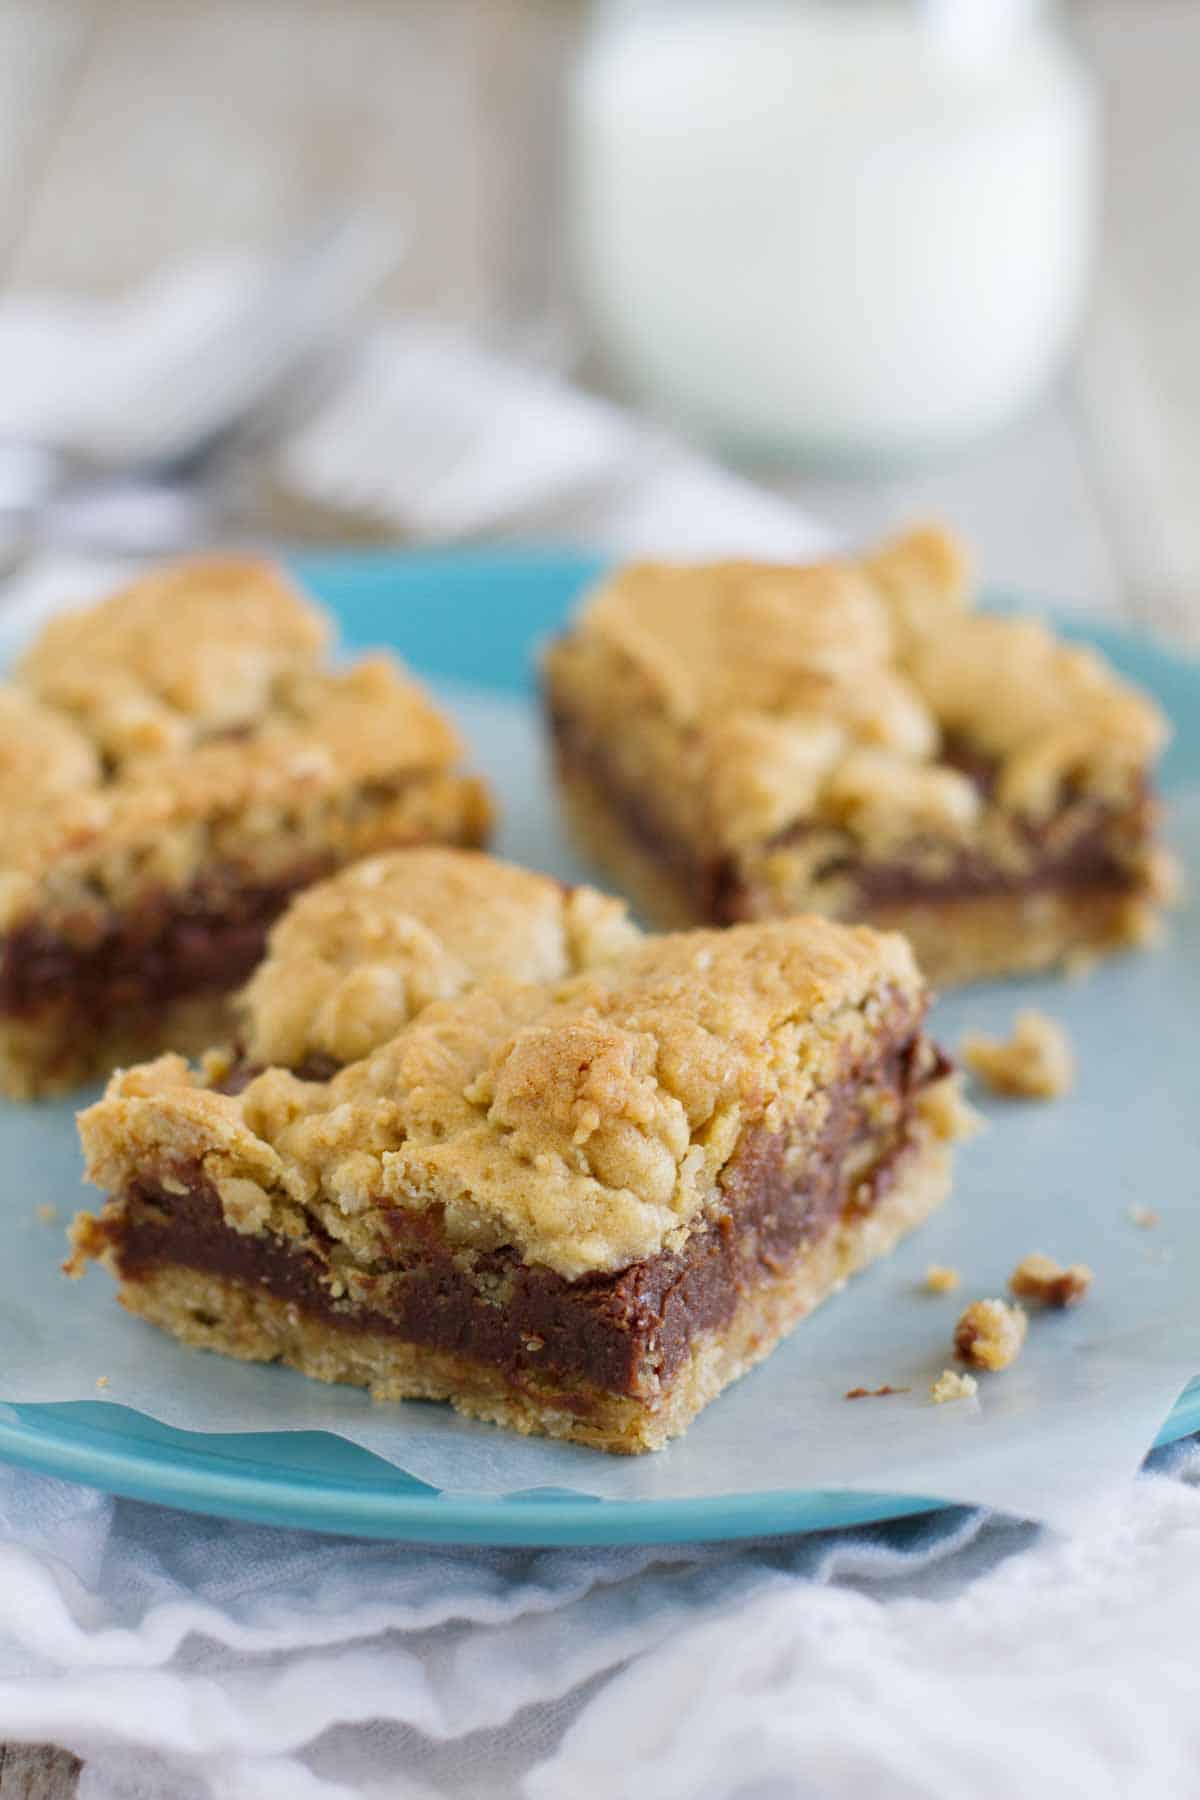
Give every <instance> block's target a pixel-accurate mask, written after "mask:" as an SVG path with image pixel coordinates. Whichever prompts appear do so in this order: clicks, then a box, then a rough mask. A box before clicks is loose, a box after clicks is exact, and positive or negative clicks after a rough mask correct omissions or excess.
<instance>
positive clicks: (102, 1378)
mask: <svg viewBox="0 0 1200 1800" xmlns="http://www.w3.org/2000/svg"><path fill="white" fill-rule="evenodd" d="M108 1385H109V1377H108V1376H107V1375H97V1377H96V1386H97V1387H98V1388H106V1387H107V1386H108Z"/></svg>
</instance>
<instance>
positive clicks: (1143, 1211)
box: [1129, 1206, 1162, 1231]
mask: <svg viewBox="0 0 1200 1800" xmlns="http://www.w3.org/2000/svg"><path fill="white" fill-rule="evenodd" d="M1161 1217H1162V1215H1161V1213H1157V1212H1155V1210H1154V1208H1153V1207H1152V1206H1131V1207H1130V1209H1129V1223H1130V1224H1131V1225H1137V1226H1138V1227H1139V1228H1140V1229H1141V1230H1142V1231H1153V1230H1154V1227H1155V1226H1156V1225H1157V1224H1158V1222H1159V1220H1160V1218H1161Z"/></svg>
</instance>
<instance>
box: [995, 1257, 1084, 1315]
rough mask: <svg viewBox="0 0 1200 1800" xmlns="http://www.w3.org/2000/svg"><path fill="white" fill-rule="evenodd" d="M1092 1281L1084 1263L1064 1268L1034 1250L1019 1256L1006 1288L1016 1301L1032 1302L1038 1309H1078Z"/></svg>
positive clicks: (1052, 1259) (1072, 1264)
mask: <svg viewBox="0 0 1200 1800" xmlns="http://www.w3.org/2000/svg"><path fill="white" fill-rule="evenodd" d="M1092 1280H1093V1276H1092V1271H1091V1269H1089V1268H1088V1266H1087V1264H1086V1263H1071V1264H1070V1266H1069V1267H1067V1268H1064V1267H1063V1265H1062V1263H1060V1262H1056V1261H1055V1259H1054V1258H1053V1257H1052V1256H1046V1255H1045V1254H1044V1253H1043V1252H1042V1251H1041V1250H1034V1251H1032V1252H1031V1253H1030V1254H1029V1255H1028V1256H1025V1257H1022V1259H1021V1261H1020V1262H1019V1263H1018V1264H1017V1266H1016V1268H1015V1269H1014V1270H1013V1272H1012V1274H1011V1275H1010V1276H1009V1278H1008V1285H1009V1289H1010V1290H1011V1292H1012V1293H1014V1294H1016V1295H1017V1297H1018V1299H1021V1300H1033V1301H1036V1303H1037V1304H1038V1305H1039V1306H1078V1304H1079V1302H1080V1301H1081V1300H1083V1299H1085V1298H1086V1296H1087V1293H1088V1290H1089V1288H1090V1287H1091V1285H1092Z"/></svg>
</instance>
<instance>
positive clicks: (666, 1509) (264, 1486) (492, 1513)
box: [0, 545, 1200, 1547]
mask: <svg viewBox="0 0 1200 1800" xmlns="http://www.w3.org/2000/svg"><path fill="white" fill-rule="evenodd" d="M611 560H612V559H610V558H605V557H603V556H600V555H597V554H596V553H594V552H589V551H584V550H575V549H572V548H570V547H569V546H563V547H557V546H520V545H506V546H500V547H497V548H481V547H471V548H469V549H466V550H454V549H448V550H432V551H428V550H422V551H416V552H413V551H404V550H399V551H397V550H388V549H371V550H366V551H359V550H349V551H344V550H339V551H321V550H317V551H301V552H296V553H293V554H288V555H287V557H286V561H287V563H288V565H289V566H290V567H291V569H292V570H293V572H294V573H295V574H296V575H297V576H298V578H299V579H300V580H301V582H302V583H304V584H305V585H309V586H311V587H313V588H315V589H316V590H317V591H318V593H319V594H320V595H321V598H322V600H323V601H324V603H325V604H327V605H328V606H329V608H330V610H331V611H332V612H333V613H334V615H335V617H338V616H339V615H343V616H342V617H341V618H340V620H339V622H341V623H345V619H344V608H345V606H346V598H345V596H344V595H343V597H342V598H341V599H340V600H339V598H338V597H337V596H336V594H332V595H331V594H328V593H326V592H323V591H322V590H323V589H325V588H327V587H330V586H332V587H334V588H335V589H336V586H337V584H338V583H339V582H342V583H347V582H348V583H351V584H353V583H354V582H355V581H357V582H359V583H361V582H363V581H367V582H374V583H378V582H384V583H387V582H391V581H395V582H397V583H399V584H400V585H401V586H403V585H404V584H405V583H407V584H409V585H410V586H411V585H413V584H419V583H421V582H422V581H423V580H425V579H428V580H429V581H430V582H432V583H433V584H435V586H436V583H437V581H438V579H439V578H441V579H443V580H444V579H446V578H447V576H448V575H449V574H451V573H453V574H454V575H456V576H457V577H460V578H465V579H468V580H479V579H482V578H484V577H486V576H488V575H492V576H495V575H497V574H502V575H503V576H504V577H505V578H506V579H507V580H509V581H512V580H514V579H517V578H520V577H522V576H525V577H531V578H536V579H537V580H538V581H539V582H541V583H544V584H547V585H548V588H549V589H550V590H558V592H559V598H560V600H561V602H562V603H563V604H564V605H565V603H566V602H567V600H568V598H569V594H570V593H574V592H578V591H579V590H580V589H581V588H582V587H583V586H584V585H585V584H586V583H587V582H588V581H590V580H592V579H594V577H595V576H596V574H597V573H598V572H599V571H600V570H602V569H603V568H604V567H605V565H606V563H607V562H609V561H611ZM993 603H995V604H998V605H999V607H1000V609H1001V610H1005V611H1007V610H1010V609H1012V608H1013V607H1014V606H1018V605H1020V606H1021V607H1022V609H1023V610H1027V611H1032V612H1034V613H1035V614H1039V615H1042V616H1045V617H1048V618H1050V619H1051V620H1052V621H1053V622H1054V624H1055V626H1056V628H1058V629H1062V630H1063V631H1064V632H1065V634H1066V635H1068V636H1070V637H1071V638H1073V639H1076V640H1082V641H1084V642H1090V643H1093V644H1096V645H1097V646H1098V647H1100V648H1101V649H1103V650H1104V651H1105V652H1106V653H1108V654H1110V655H1113V656H1114V657H1115V659H1116V660H1117V661H1118V662H1121V661H1123V660H1125V659H1129V660H1131V661H1133V662H1134V663H1136V664H1140V665H1141V666H1142V668H1143V670H1145V669H1146V665H1147V664H1149V665H1150V667H1151V669H1152V670H1153V671H1156V672H1158V673H1160V674H1163V675H1165V674H1166V672H1167V671H1170V672H1171V673H1172V674H1174V675H1175V676H1176V677H1178V678H1180V679H1182V680H1184V681H1186V682H1189V683H1197V684H1200V658H1197V657H1193V656H1191V655H1189V654H1188V653H1187V652H1186V651H1185V650H1182V649H1179V648H1177V647H1175V646H1172V645H1168V644H1166V643H1165V642H1163V641H1162V640H1161V639H1157V638H1155V637H1154V636H1152V635H1151V634H1149V633H1147V632H1145V631H1142V630H1140V629H1135V628H1131V627H1128V626H1125V625H1123V624H1119V623H1114V622H1111V621H1108V620H1103V619H1094V618H1091V617H1089V616H1088V615H1086V614H1084V613H1080V612H1075V611H1064V610H1060V609H1058V608H1054V607H1047V606H1042V605H1039V604H1037V603H1036V602H1032V601H1031V600H1030V599H1028V598H1025V599H1024V600H1023V601H1020V602H1019V601H1017V600H1016V599H1015V598H1009V597H1000V598H999V600H998V601H996V602H993ZM404 654H405V656H406V659H410V660H411V661H412V662H413V664H414V666H415V667H416V669H417V672H418V674H425V675H426V676H428V675H429V674H430V671H429V670H428V668H427V667H423V662H424V659H423V657H422V656H421V654H420V651H419V650H415V651H414V650H411V649H410V648H409V647H408V646H407V645H406V648H405V651H404ZM432 674H433V678H434V679H437V678H438V677H439V675H440V677H441V678H442V679H453V677H452V676H449V675H448V674H447V672H446V670H445V669H444V668H443V669H442V670H440V671H437V670H435V671H432ZM527 676H528V671H526V676H525V678H521V677H518V678H517V679H516V680H514V679H513V673H512V670H511V669H510V670H509V672H508V675H507V676H506V677H504V678H501V679H499V680H495V681H491V682H489V681H487V680H484V681H478V680H477V681H476V683H475V685H477V686H482V687H484V688H485V689H486V688H489V687H490V689H491V691H493V692H498V693H505V694H508V695H512V694H514V693H515V692H520V691H525V692H528V686H529V683H528V678H527ZM1143 679H1150V680H1152V675H1151V674H1144V675H1143ZM109 1406H116V1403H115V1402H108V1401H97V1402H86V1401H84V1402H58V1403H41V1404H38V1405H33V1404H27V1405H25V1404H11V1403H0V1462H5V1463H11V1464H13V1465H15V1466H18V1467H22V1468H25V1469H28V1470H30V1471H32V1472H34V1473H37V1474H41V1475H48V1476H53V1477H57V1478H59V1479H65V1480H70V1481H75V1482H81V1483H84V1484H86V1485H88V1486H91V1487H95V1488H99V1489H100V1490H101V1491H103V1492H107V1493H111V1494H114V1495H119V1496H121V1497H124V1498H128V1499H132V1500H139V1501H148V1502H151V1503H153V1504H156V1505H166V1506H172V1507H176V1508H179V1509H181V1510H183V1511H188V1512H195V1513H201V1514H204V1515H206V1516H215V1517H221V1518H232V1519H241V1520H249V1521H254V1522H257V1523H263V1524H269V1525H276V1526H283V1527H288V1528H292V1529H303V1530H315V1531H319V1532H326V1533H339V1534H343V1535H347V1534H348V1535H351V1536H355V1537H364V1538H379V1539H389V1540H397V1541H407V1542H413V1543H446V1544H448V1543H459V1544H477V1545H495V1546H501V1545H512V1546H519V1545H525V1546H529V1545H540V1544H544V1545H551V1546H554V1545H559V1546H575V1547H583V1546H585V1545H616V1544H634V1543H643V1544H649V1543H685V1542H696V1543H701V1542H704V1541H717V1540H721V1539H737V1538H747V1537H764V1536H771V1535H778V1534H783V1533H792V1532H802V1531H821V1530H830V1529H837V1528H845V1527H848V1526H854V1525H864V1524H871V1523H880V1522H884V1521H887V1520H894V1519H900V1518H905V1517H912V1516H915V1515H918V1514H929V1513H933V1512H942V1511H946V1510H952V1509H953V1506H954V1503H952V1502H948V1501H945V1500H942V1499H937V1498H931V1497H928V1496H919V1495H911V1494H897V1493H886V1492H869V1491H863V1490H859V1489H800V1490H792V1489H789V1490H783V1489H781V1490H770V1489H768V1490H757V1491H755V1492H753V1493H747V1494H733V1495H724V1496H697V1497H693V1498H690V1499H677V1500H658V1499H648V1500H627V1501H623V1500H598V1499H596V1498H589V1497H587V1496H582V1495H568V1494H563V1495H553V1496H552V1495H541V1496H539V1495H537V1494H533V1495H520V1496H497V1497H495V1498H494V1499H491V1498H486V1499H473V1498H470V1497H467V1496H463V1495H451V1494H441V1493H437V1492H435V1491H432V1490H425V1491H422V1492H419V1493H415V1494H414V1493H411V1492H409V1493H404V1492H399V1493H396V1492H389V1491H388V1489H387V1488H386V1486H385V1485H383V1484H382V1483H380V1482H374V1483H371V1484H367V1483H363V1482H359V1483H357V1484H356V1483H355V1481H354V1480H353V1479H351V1478H349V1477H345V1478H342V1479H335V1478H333V1477H329V1476H325V1477H302V1476H301V1475H300V1472H299V1471H298V1470H296V1469H294V1468H287V1467H283V1468H281V1467H280V1466H278V1465H272V1464H270V1463H264V1462H258V1461H255V1460H253V1459H252V1458H247V1459H246V1462H245V1467H244V1468H243V1469H237V1468H234V1467H231V1466H230V1462H231V1458H230V1455H229V1452H228V1451H225V1452H224V1453H222V1452H219V1451H216V1450H214V1449H213V1448H212V1447H211V1445H210V1447H209V1448H208V1449H207V1450H206V1449H205V1448H204V1445H205V1443H206V1441H207V1440H209V1439H211V1438H220V1440H221V1442H222V1443H223V1444H227V1443H228V1441H229V1439H230V1438H236V1437H238V1436H248V1437H255V1438H261V1436H262V1435H263V1434H261V1433H244V1434H239V1433H203V1432H189V1433H175V1434H174V1435H175V1436H177V1437H184V1438H187V1439H189V1440H194V1441H195V1447H194V1448H192V1447H190V1446H189V1447H187V1448H185V1449H183V1450H180V1449H179V1448H178V1447H177V1446H174V1445H168V1444H162V1443H160V1444H157V1445H155V1444H154V1442H153V1439H145V1440H140V1441H139V1440H131V1439H130V1438H128V1437H126V1436H123V1435H122V1434H121V1433H120V1432H119V1431H116V1430H112V1429H108V1430H106V1429H105V1428H104V1427H103V1426H97V1425H96V1423H95V1422H94V1421H93V1420H92V1419H91V1416H90V1415H91V1411H93V1410H95V1409H98V1408H105V1409H106V1408H107V1407H109ZM79 1408H86V1409H88V1410H89V1417H88V1420H87V1421H86V1422H84V1421H80V1420H79V1419H78V1418H77V1417H73V1414H74V1413H76V1412H77V1409H79ZM117 1410H118V1411H121V1412H130V1411H131V1409H128V1408H121V1407H118V1408H117ZM134 1416H135V1417H137V1418H140V1419H142V1420H144V1422H145V1423H146V1424H147V1425H148V1426H149V1427H150V1428H151V1430H165V1429H169V1428H166V1427H162V1426H161V1425H160V1424H159V1422H158V1421H156V1420H154V1419H153V1418H152V1417H151V1416H150V1415H148V1414H135V1415H134ZM1197 1431H1200V1375H1198V1376H1197V1378H1196V1379H1195V1380H1194V1381H1192V1382H1191V1383H1190V1384H1189V1385H1188V1386H1187V1387H1186V1388H1185V1389H1184V1391H1183V1393H1182V1394H1180V1396H1179V1397H1178V1398H1177V1400H1176V1402H1175V1404H1174V1406H1173V1407H1172V1408H1171V1411H1170V1413H1169V1414H1168V1416H1167V1418H1166V1420H1165V1421H1164V1422H1163V1425H1162V1427H1161V1428H1160V1430H1159V1432H1158V1434H1157V1436H1156V1438H1155V1440H1154V1446H1153V1447H1154V1448H1160V1447H1162V1446H1164V1445H1166V1444H1170V1443H1173V1442H1175V1441H1177V1440H1178V1439H1179V1438H1182V1437H1185V1436H1189V1435H1191V1434H1192V1433H1194V1432H1197ZM279 1435H281V1436H290V1435H293V1434H290V1433H281V1434H279ZM305 1435H311V1434H305ZM321 1435H328V1436H331V1437H332V1436H334V1434H321ZM337 1441H340V1442H347V1441H348V1440H337ZM364 1454H365V1453H364ZM205 1460H207V1461H208V1463H209V1464H211V1465H212V1466H210V1467H205V1466H204V1461H205ZM376 1460H377V1461H378V1462H379V1464H380V1466H381V1468H384V1469H386V1467H387V1465H386V1463H385V1462H384V1460H383V1459H382V1458H378V1459H376ZM404 1479H407V1478H404Z"/></svg>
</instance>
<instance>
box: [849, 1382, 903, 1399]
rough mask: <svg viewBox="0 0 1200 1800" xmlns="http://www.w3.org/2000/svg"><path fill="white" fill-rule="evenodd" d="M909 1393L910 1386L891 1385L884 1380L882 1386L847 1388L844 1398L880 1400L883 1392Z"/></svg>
mask: <svg viewBox="0 0 1200 1800" xmlns="http://www.w3.org/2000/svg"><path fill="white" fill-rule="evenodd" d="M911 1393H912V1389H911V1388H901V1387H892V1386H891V1384H890V1383H889V1382H885V1383H884V1385H883V1386H882V1387H877V1388H865V1387H853V1388H847V1390H846V1394H845V1398H846V1399H847V1400H882V1399H883V1397H884V1395H885V1394H911Z"/></svg>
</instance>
